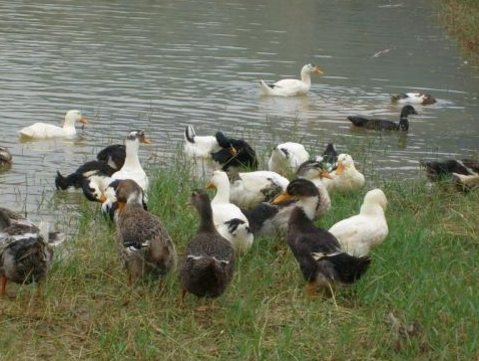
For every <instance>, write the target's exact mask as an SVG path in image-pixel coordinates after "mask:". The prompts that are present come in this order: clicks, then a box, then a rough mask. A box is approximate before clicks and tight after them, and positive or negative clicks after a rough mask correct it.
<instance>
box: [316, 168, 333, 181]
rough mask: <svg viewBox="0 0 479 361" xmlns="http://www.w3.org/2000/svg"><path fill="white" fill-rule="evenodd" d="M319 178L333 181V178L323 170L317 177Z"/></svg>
mask: <svg viewBox="0 0 479 361" xmlns="http://www.w3.org/2000/svg"><path fill="white" fill-rule="evenodd" d="M319 178H328V179H333V177H331V175H330V174H329V173H328V172H326V171H325V170H323V171H322V172H321V174H320V175H319Z"/></svg>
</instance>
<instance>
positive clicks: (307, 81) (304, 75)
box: [301, 69, 311, 85]
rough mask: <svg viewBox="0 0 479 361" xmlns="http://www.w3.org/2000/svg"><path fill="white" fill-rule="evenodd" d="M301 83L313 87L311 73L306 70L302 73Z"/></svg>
mask: <svg viewBox="0 0 479 361" xmlns="http://www.w3.org/2000/svg"><path fill="white" fill-rule="evenodd" d="M301 81H302V82H303V83H305V84H306V85H311V73H310V72H309V70H307V69H305V70H302V71H301Z"/></svg>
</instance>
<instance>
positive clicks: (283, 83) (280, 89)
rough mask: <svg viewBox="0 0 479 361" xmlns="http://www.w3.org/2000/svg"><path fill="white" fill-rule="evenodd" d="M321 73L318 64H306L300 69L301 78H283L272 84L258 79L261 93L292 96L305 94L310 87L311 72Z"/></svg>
mask: <svg viewBox="0 0 479 361" xmlns="http://www.w3.org/2000/svg"><path fill="white" fill-rule="evenodd" d="M313 73H314V74H319V75H322V74H324V72H323V71H322V70H321V69H320V68H319V66H317V65H314V64H306V65H305V66H303V68H302V69H301V80H299V79H283V80H280V81H277V82H276V83H274V84H266V82H264V81H263V80H260V85H261V91H262V93H263V95H270V96H282V97H292V96H297V95H306V94H307V93H308V92H309V89H311V74H313Z"/></svg>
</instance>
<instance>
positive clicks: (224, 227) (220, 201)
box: [207, 171, 254, 252]
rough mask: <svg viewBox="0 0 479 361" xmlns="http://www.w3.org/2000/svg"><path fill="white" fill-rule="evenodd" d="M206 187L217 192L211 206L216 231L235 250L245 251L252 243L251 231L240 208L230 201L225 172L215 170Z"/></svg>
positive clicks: (228, 185)
mask: <svg viewBox="0 0 479 361" xmlns="http://www.w3.org/2000/svg"><path fill="white" fill-rule="evenodd" d="M207 188H216V190H217V192H216V195H215V197H214V198H213V201H212V202H211V207H212V209H213V222H214V224H215V227H216V230H217V231H218V233H219V234H220V235H221V236H222V237H224V238H226V239H227V240H228V241H229V242H230V243H231V244H232V246H233V248H234V249H235V251H236V252H245V251H247V250H248V249H250V248H251V246H252V244H253V239H254V237H253V233H252V232H251V230H250V228H249V221H248V219H247V218H246V216H245V215H244V214H243V212H242V211H241V209H240V208H239V207H238V206H236V205H234V204H232V203H230V200H229V199H230V182H229V180H228V176H227V175H226V173H225V172H222V171H215V172H213V177H212V178H211V180H210V183H209V184H208V185H207Z"/></svg>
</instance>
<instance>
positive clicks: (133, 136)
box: [111, 130, 151, 191]
mask: <svg viewBox="0 0 479 361" xmlns="http://www.w3.org/2000/svg"><path fill="white" fill-rule="evenodd" d="M140 143H145V144H150V143H151V141H150V140H149V139H148V138H146V137H145V133H144V132H143V131H142V130H137V131H132V132H130V133H129V134H128V136H127V137H126V139H125V149H126V157H125V163H124V164H123V167H121V169H120V170H119V171H117V172H115V173H113V175H112V176H111V178H112V179H133V180H134V181H135V182H136V183H137V184H138V185H139V186H140V187H141V189H143V190H144V191H146V190H147V189H148V177H147V175H146V173H145V171H144V170H143V168H142V167H141V164H140V159H139V158H138V148H139V147H140Z"/></svg>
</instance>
